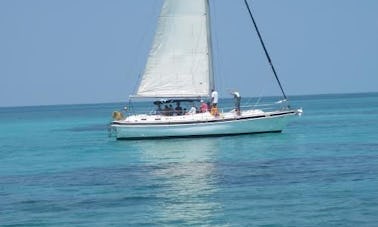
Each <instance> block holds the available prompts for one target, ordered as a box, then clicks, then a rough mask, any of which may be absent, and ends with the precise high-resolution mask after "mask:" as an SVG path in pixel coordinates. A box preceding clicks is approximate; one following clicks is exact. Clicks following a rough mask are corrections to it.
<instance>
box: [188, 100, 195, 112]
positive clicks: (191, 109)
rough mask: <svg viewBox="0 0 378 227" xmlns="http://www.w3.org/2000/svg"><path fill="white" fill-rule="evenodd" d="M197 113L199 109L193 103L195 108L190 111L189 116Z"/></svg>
mask: <svg viewBox="0 0 378 227" xmlns="http://www.w3.org/2000/svg"><path fill="white" fill-rule="evenodd" d="M196 113H197V108H196V106H195V105H194V103H193V106H192V107H191V108H190V110H189V111H188V114H196Z"/></svg>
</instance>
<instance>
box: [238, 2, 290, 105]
mask: <svg viewBox="0 0 378 227" xmlns="http://www.w3.org/2000/svg"><path fill="white" fill-rule="evenodd" d="M244 3H245V5H246V6H247V9H248V12H249V16H250V17H251V19H252V22H253V25H254V26H255V29H256V32H257V35H258V36H259V39H260V42H261V45H262V47H263V49H264V52H265V55H266V58H267V59H268V62H269V64H270V67H271V68H272V71H273V74H274V76H275V77H276V80H277V83H278V85H279V86H280V89H281V92H282V95H283V97H284V99H285V100H287V96H286V94H285V92H284V90H283V88H282V85H281V82H280V80H279V79H278V75H277V72H276V70H275V69H274V66H273V63H272V60H271V58H270V56H269V53H268V50H267V49H266V47H265V44H264V41H263V39H262V37H261V34H260V31H259V28H258V27H257V24H256V21H255V19H254V18H253V15H252V11H251V9H250V7H249V4H248V2H247V0H244Z"/></svg>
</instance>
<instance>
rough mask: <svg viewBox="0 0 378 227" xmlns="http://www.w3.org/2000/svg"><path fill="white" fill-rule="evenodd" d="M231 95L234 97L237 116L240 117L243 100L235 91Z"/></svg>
mask: <svg viewBox="0 0 378 227" xmlns="http://www.w3.org/2000/svg"><path fill="white" fill-rule="evenodd" d="M231 94H232V95H233V96H234V102H235V111H236V114H237V115H240V100H241V96H240V93H239V92H237V91H233V92H232V93H231Z"/></svg>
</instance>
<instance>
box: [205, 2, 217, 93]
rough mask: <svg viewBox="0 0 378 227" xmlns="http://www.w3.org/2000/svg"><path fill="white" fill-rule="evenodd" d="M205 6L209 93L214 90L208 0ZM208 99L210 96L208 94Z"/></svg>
mask: <svg viewBox="0 0 378 227" xmlns="http://www.w3.org/2000/svg"><path fill="white" fill-rule="evenodd" d="M205 4H206V21H207V22H206V23H207V43H208V51H209V52H208V58H209V91H210V92H211V90H212V89H215V81H214V66H213V41H212V36H211V13H210V0H205ZM209 97H210V94H209Z"/></svg>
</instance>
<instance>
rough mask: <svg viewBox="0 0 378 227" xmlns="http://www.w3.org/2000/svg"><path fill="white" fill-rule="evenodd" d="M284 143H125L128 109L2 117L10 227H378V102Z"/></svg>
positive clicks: (361, 97) (373, 97) (277, 139)
mask: <svg viewBox="0 0 378 227" xmlns="http://www.w3.org/2000/svg"><path fill="white" fill-rule="evenodd" d="M292 104H293V105H295V106H301V107H303V108H304V110H305V114H304V115H303V116H302V117H301V118H297V119H295V120H294V121H293V122H292V123H291V124H290V125H289V126H288V127H287V129H286V130H285V131H284V132H283V133H281V134H261V135H244V136H233V137H219V138H200V139H171V140H153V141H116V140H114V138H109V137H108V133H107V130H106V123H107V122H109V120H110V118H109V116H110V115H111V112H112V111H113V110H115V109H118V108H119V107H121V106H122V105H121V104H97V105H72V106H68V105H67V106H46V107H19V108H0V125H1V126H0V226H129V225H130V226H160V225H163V226H166V225H168V226H169V225H171V226H193V225H201V226H376V225H377V223H378V215H377V214H378V133H377V128H378V93H369V94H353V95H322V96H303V97H293V98H292Z"/></svg>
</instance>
